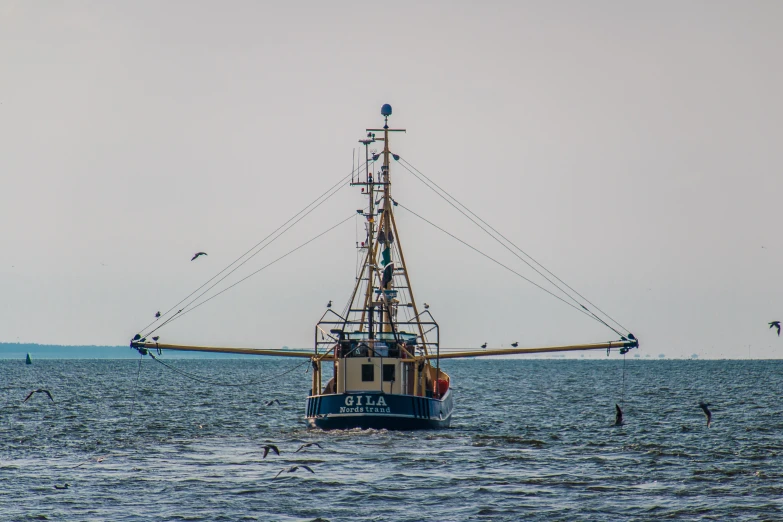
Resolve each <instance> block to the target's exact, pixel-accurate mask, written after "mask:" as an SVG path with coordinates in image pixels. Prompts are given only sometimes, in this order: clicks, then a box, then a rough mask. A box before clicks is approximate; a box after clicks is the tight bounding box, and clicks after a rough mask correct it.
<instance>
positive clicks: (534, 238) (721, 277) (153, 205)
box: [0, 0, 783, 358]
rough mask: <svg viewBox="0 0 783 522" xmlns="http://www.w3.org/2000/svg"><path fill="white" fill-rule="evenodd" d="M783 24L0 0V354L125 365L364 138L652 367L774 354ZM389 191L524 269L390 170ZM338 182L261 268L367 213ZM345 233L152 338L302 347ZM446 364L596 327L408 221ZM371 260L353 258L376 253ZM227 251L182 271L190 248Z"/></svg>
mask: <svg viewBox="0 0 783 522" xmlns="http://www.w3.org/2000/svg"><path fill="white" fill-rule="evenodd" d="M781 49H783V3H781V2H775V1H769V2H733V1H731V2H716V1H705V2H699V1H689V2H620V1H618V2H600V1H592V2H581V1H575V2H564V1H560V2H486V3H482V5H479V3H477V2H391V3H385V4H384V3H367V2H357V3H343V2H301V3H282V2H279V3H274V4H273V3H271V2H270V3H264V2H255V1H249V2H238V1H233V2H194V1H181V2H174V1H167V2H158V1H155V2H152V1H150V2H141V1H134V2H103V1H94V2H75V1H74V2H43V1H42V2H24V1H12V0H2V1H0V220H1V221H0V223H2V226H0V254H1V256H0V341H4V342H16V341H22V342H39V343H53V344H110V345H114V344H124V343H126V342H127V340H128V339H129V338H130V337H131V336H132V335H133V334H134V333H136V332H137V331H138V330H139V329H140V328H142V327H143V326H145V325H146V324H147V323H149V322H150V321H151V320H153V319H154V317H153V315H154V313H155V312H156V311H157V310H161V311H165V310H168V309H169V308H170V307H172V306H174V305H175V304H176V303H177V302H178V301H179V300H180V299H182V298H183V297H185V296H187V295H188V294H189V293H190V292H191V291H193V290H195V289H196V288H197V287H198V286H200V285H201V284H202V283H203V282H205V281H206V280H208V279H209V278H210V277H212V276H213V275H214V274H216V273H217V272H219V271H220V270H221V269H222V268H224V267H225V266H226V265H227V264H229V263H230V262H231V261H233V260H234V259H235V258H236V257H238V256H239V255H241V254H242V253H243V252H245V251H246V250H247V249H248V248H250V247H251V246H252V245H254V244H255V243H256V242H257V241H259V240H260V239H262V238H263V237H265V236H266V235H267V234H268V233H270V232H271V231H272V230H274V229H275V228H277V226H279V225H280V224H282V223H283V222H284V221H286V220H287V219H288V218H290V217H291V216H292V215H293V214H295V213H296V212H297V211H299V210H300V209H301V208H302V207H304V206H305V205H306V204H307V203H309V202H310V201H312V200H313V199H315V198H316V197H317V196H318V195H320V194H321V193H323V192H324V191H325V190H326V189H328V188H329V187H330V186H332V185H333V184H334V183H336V182H337V181H338V180H340V178H342V177H343V176H345V175H347V174H348V173H349V172H350V170H351V154H352V152H353V149H354V148H356V147H358V144H357V140H359V139H361V138H362V136H363V134H364V129H365V128H367V127H374V126H380V125H382V119H381V116H380V107H381V105H382V104H383V103H390V104H391V105H392V106H393V108H394V114H393V116H392V118H391V120H390V121H391V124H392V125H393V126H395V127H404V128H407V129H408V132H407V134H404V135H397V136H395V137H394V141H393V142H392V149H393V150H394V151H395V152H397V153H398V154H401V155H402V156H403V158H405V159H406V160H407V161H409V162H410V163H411V164H413V165H414V166H416V167H417V168H418V169H420V170H421V171H422V172H424V173H425V174H426V175H427V176H429V177H430V178H432V179H433V180H435V181H436V182H437V183H438V184H439V185H441V186H442V187H444V188H445V189H447V190H448V191H449V192H450V193H451V194H452V195H453V196H455V197H456V198H457V199H459V200H460V201H462V202H463V203H464V204H465V205H467V206H468V207H469V208H470V209H471V210H472V211H474V212H475V213H477V214H478V215H479V216H481V217H482V218H484V219H485V220H487V221H488V222H489V223H491V224H492V225H493V226H495V227H496V228H497V229H499V230H500V231H501V232H502V233H503V234H504V235H506V236H507V237H509V238H510V239H512V240H513V241H514V242H515V243H516V244H518V245H519V246H520V247H522V248H523V249H525V251H527V252H528V253H529V254H531V255H532V256H533V257H535V258H536V259H537V260H538V261H540V262H541V263H543V264H544V265H545V266H546V267H547V268H549V269H550V270H552V271H553V272H554V273H555V274H557V275H558V276H559V277H560V278H561V279H563V280H565V281H566V282H567V283H569V284H570V285H571V286H573V287H574V288H576V289H577V290H579V291H580V292H581V293H582V294H583V295H585V296H586V297H587V298H589V299H590V300H591V301H592V302H594V303H595V304H597V305H598V306H599V307H601V308H602V309H603V310H605V311H606V312H608V313H609V314H610V315H611V316H612V317H614V318H615V319H616V320H617V321H619V322H620V323H621V324H623V325H625V326H626V327H627V328H628V329H629V330H631V331H632V332H634V333H635V334H636V335H637V336H638V337H639V338H640V339H641V341H642V347H641V350H640V354H641V355H642V356H643V357H644V356H645V355H651V356H652V357H657V356H658V354H661V353H663V354H666V355H667V356H668V357H683V356H685V357H687V356H690V354H693V353H696V354H699V355H700V356H701V357H703V358H704V357H743V358H744V357H748V355H749V354H750V356H752V357H754V358H762V357H765V358H769V357H775V358H777V357H781V356H783V337H780V338H779V337H778V336H777V335H775V333H774V331H771V330H769V329H768V327H767V323H768V322H769V321H772V320H778V319H781V320H783V280H782V279H781V268H783V244H781V238H780V229H781V223H783V219H782V218H783V210H782V208H783V207H782V206H781V196H782V195H783V146H781V143H783V101H781V99H782V98H781V93H783V68H782V67H781V58H780V51H781ZM392 179H393V182H394V188H393V191H394V195H395V198H396V199H398V200H399V201H400V202H402V203H403V204H405V205H406V206H407V207H409V208H410V209H411V210H414V211H415V212H417V213H418V214H421V215H422V216H424V217H426V218H427V219H430V220H431V221H433V222H435V223H437V224H438V225H439V226H442V227H443V228H446V229H447V230H449V231H450V232H452V233H454V234H456V235H458V236H459V237H461V238H463V239H465V240H466V241H468V242H469V243H471V244H473V245H475V246H476V247H477V248H480V249H482V250H484V251H486V252H487V253H489V254H490V255H492V256H494V257H496V258H497V259H498V260H501V261H502V262H504V263H507V264H509V265H510V266H511V265H513V266H514V268H515V269H516V270H518V271H520V272H522V273H524V274H526V275H529V276H530V275H531V273H530V271H529V270H528V269H526V267H525V266H524V265H523V264H521V262H519V261H518V260H516V259H515V258H513V257H511V256H510V255H509V254H508V252H506V251H504V250H503V249H502V248H500V247H499V246H498V245H497V244H495V243H493V241H492V240H491V239H489V238H487V237H486V236H483V235H482V234H481V233H480V231H476V229H475V228H473V226H472V225H471V224H470V223H469V222H467V221H466V220H465V219H464V218H462V217H461V216H460V215H459V214H457V213H456V212H455V211H453V209H450V208H449V207H448V206H446V205H445V204H444V203H443V202H442V201H440V200H438V199H437V197H436V196H434V195H433V194H432V193H430V192H429V191H428V190H427V189H426V188H425V187H424V186H423V185H421V184H420V183H419V182H418V181H417V180H416V179H415V178H413V177H412V176H411V175H410V174H408V173H407V172H406V171H405V170H403V169H402V168H400V167H399V166H398V165H393V170H392ZM362 203H363V199H362V198H361V196H360V194H359V193H358V189H354V188H349V187H346V188H345V189H343V190H341V191H340V192H339V193H338V194H337V195H335V196H334V197H333V198H331V199H330V200H329V202H328V203H327V204H325V205H324V206H322V207H321V208H319V209H318V210H317V211H315V212H314V213H313V214H311V215H310V216H309V217H308V218H307V219H305V220H303V221H302V222H301V223H299V224H298V225H297V226H296V227H295V228H293V229H292V230H291V231H290V232H289V233H288V234H286V235H285V236H283V238H281V239H280V240H279V241H278V242H275V243H273V245H272V246H270V247H269V248H268V249H267V250H264V251H263V252H262V253H261V254H259V255H258V256H256V257H255V258H254V259H253V260H252V261H250V262H249V263H248V264H247V265H245V267H243V269H242V270H241V273H242V274H244V275H246V274H247V273H249V272H251V271H253V270H257V269H258V268H260V267H262V266H264V265H265V264H267V263H269V262H270V261H271V260H274V259H275V258H277V257H279V256H280V255H282V254H283V253H285V252H287V251H288V250H290V249H291V248H294V247H296V246H298V245H300V244H301V243H303V242H304V241H306V240H308V239H310V238H311V237H313V236H315V235H316V234H319V233H321V232H322V231H324V230H326V229H327V228H329V227H331V226H332V225H335V224H337V223H338V222H340V221H341V220H343V219H345V218H347V217H348V216H349V215H351V213H352V212H354V213H355V209H357V208H360V207H361V205H362ZM358 219H359V218H358V217H356V218H354V219H351V220H349V221H348V222H347V223H345V224H344V225H342V226H340V227H338V228H337V229H335V230H334V231H332V232H331V233H330V234H328V235H327V236H324V237H322V238H321V239H319V240H317V241H314V242H313V243H311V244H309V245H308V246H306V247H304V248H302V249H301V250H299V251H297V252H296V253H294V254H292V255H291V256H290V257H288V258H286V259H285V261H284V262H280V263H278V264H276V265H273V266H272V267H270V268H268V269H265V270H263V271H261V272H260V273H258V274H257V275H255V276H253V277H252V278H251V279H249V280H248V281H246V282H245V283H243V284H241V285H239V286H237V287H235V288H233V289H232V290H229V291H228V292H226V293H225V294H223V295H221V296H219V297H217V298H215V299H214V300H212V301H210V302H209V303H207V304H206V305H204V306H202V307H200V308H199V309H197V310H195V311H194V312H192V313H190V314H189V315H187V316H184V317H183V318H182V319H181V320H178V321H175V322H173V323H172V324H171V325H170V326H167V327H165V328H164V329H162V330H161V331H160V332H159V333H160V335H161V336H162V339H163V340H166V341H168V342H184V343H199V344H213V345H221V344H222V345H229V346H251V347H259V348H276V347H279V346H282V345H288V346H292V347H310V346H311V345H312V339H313V326H314V324H315V322H316V321H317V320H318V319H319V317H320V315H321V314H322V313H323V311H324V309H325V308H324V306H325V304H326V302H327V301H328V300H329V299H332V300H334V301H335V303H336V304H337V305H338V307H339V308H342V306H343V304H344V303H345V301H346V300H347V298H348V296H349V292H350V290H351V288H352V285H353V282H354V281H353V280H354V270H355V264H356V252H355V248H354V246H355V241H356V239H357V229H358V228H359V227H361V226H362V225H361V223H359V222H358V221H357V220H358ZM397 220H398V225H399V227H400V229H401V237H400V240H401V242H402V245H403V247H404V249H405V255H406V260H407V261H408V263H409V269H410V272H411V277H412V280H413V284H414V290H415V294H416V297H417V299H418V300H419V301H420V302H422V301H426V302H428V303H430V304H431V311H432V312H433V314H434V315H435V317H436V318H437V319H438V321H439V322H440V325H441V340H442V343H443V345H444V347H471V348H472V347H477V346H478V345H480V344H482V343H483V342H487V343H489V345H490V346H493V347H500V346H508V345H509V344H510V343H511V342H514V341H518V342H519V343H520V344H521V345H524V346H536V345H541V344H544V345H549V344H565V343H573V342H588V341H604V340H610V339H614V338H616V335H615V334H614V333H613V332H611V331H609V330H608V329H606V328H605V327H603V326H601V325H598V324H596V323H595V322H594V321H590V320H587V319H586V318H584V317H583V316H582V315H581V314H579V313H577V312H575V311H574V310H572V309H571V308H569V307H567V306H565V305H563V304H562V303H560V302H559V301H557V300H555V299H553V298H552V297H550V296H549V295H547V294H545V293H543V292H541V291H540V290H537V289H536V288H534V287H533V286H531V285H530V284H528V283H525V282H524V281H522V280H520V279H519V278H517V277H515V276H513V275H511V274H509V273H508V272H506V271H505V270H503V269H502V268H500V267H498V266H497V265H494V264H492V263H491V262H489V261H487V260H486V259H485V258H483V257H481V256H479V255H478V254H476V253H475V252H473V251H471V250H470V249H468V248H466V247H464V246H462V245H460V244H459V243H456V242H455V241H454V240H452V239H450V238H449V237H448V236H445V235H443V234H442V233H440V232H438V231H437V230H434V229H432V228H431V227H429V225H427V224H425V223H423V222H421V221H420V220H418V218H416V217H415V216H413V215H412V214H410V213H408V212H406V211H405V210H402V209H399V210H398V214H397ZM360 239H361V238H360ZM200 250H203V251H206V252H208V256H206V257H201V258H199V259H198V260H196V261H194V262H191V261H190V258H191V256H192V255H193V253H194V252H197V251H200Z"/></svg>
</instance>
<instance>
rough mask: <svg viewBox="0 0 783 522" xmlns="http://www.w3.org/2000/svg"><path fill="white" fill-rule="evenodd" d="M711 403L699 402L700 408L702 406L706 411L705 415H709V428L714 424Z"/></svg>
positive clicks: (702, 409)
mask: <svg viewBox="0 0 783 522" xmlns="http://www.w3.org/2000/svg"><path fill="white" fill-rule="evenodd" d="M708 406H709V404H705V403H703V402H700V403H699V408H701V411H703V412H704V416H705V417H707V427H708V428H709V427H710V425H711V424H712V412H711V411H710V409H709V408H708Z"/></svg>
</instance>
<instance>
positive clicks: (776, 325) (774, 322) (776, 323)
mask: <svg viewBox="0 0 783 522" xmlns="http://www.w3.org/2000/svg"><path fill="white" fill-rule="evenodd" d="M769 327H770V328H775V327H777V329H778V337H780V321H772V322H771V323H769Z"/></svg>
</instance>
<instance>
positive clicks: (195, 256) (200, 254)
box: [190, 252, 207, 261]
mask: <svg viewBox="0 0 783 522" xmlns="http://www.w3.org/2000/svg"><path fill="white" fill-rule="evenodd" d="M205 255H207V253H206V252H196V253H195V254H193V257H191V258H190V260H191V261H193V260H195V259H196V258H197V257H199V256H205Z"/></svg>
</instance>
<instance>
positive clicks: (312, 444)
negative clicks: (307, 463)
mask: <svg viewBox="0 0 783 522" xmlns="http://www.w3.org/2000/svg"><path fill="white" fill-rule="evenodd" d="M310 446H318V447H319V448H321V449H323V447H322V446H321V445H320V444H318V443H317V442H308V443H307V444H302V445H301V446H299V449H298V450H296V451H295V452H294V453H299V452H300V451H302V450H303V449H305V448H309V447H310Z"/></svg>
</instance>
